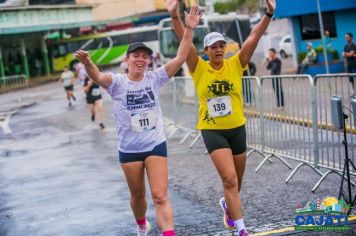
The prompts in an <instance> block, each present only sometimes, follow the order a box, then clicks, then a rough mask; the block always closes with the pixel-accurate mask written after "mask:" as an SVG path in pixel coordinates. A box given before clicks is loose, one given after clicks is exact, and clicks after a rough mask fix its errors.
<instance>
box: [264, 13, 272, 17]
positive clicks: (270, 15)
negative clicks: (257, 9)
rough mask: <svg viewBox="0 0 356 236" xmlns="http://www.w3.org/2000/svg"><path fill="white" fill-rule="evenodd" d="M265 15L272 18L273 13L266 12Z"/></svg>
mask: <svg viewBox="0 0 356 236" xmlns="http://www.w3.org/2000/svg"><path fill="white" fill-rule="evenodd" d="M265 15H266V16H268V17H269V18H272V17H273V13H269V12H266V13H265Z"/></svg>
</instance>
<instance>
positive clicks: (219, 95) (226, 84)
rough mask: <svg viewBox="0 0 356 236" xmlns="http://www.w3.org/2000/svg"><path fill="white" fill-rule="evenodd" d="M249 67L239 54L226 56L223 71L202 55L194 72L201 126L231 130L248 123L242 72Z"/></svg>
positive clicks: (199, 126) (203, 127)
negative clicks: (241, 60)
mask: <svg viewBox="0 0 356 236" xmlns="http://www.w3.org/2000/svg"><path fill="white" fill-rule="evenodd" d="M246 67H247V66H246ZM246 67H245V68H242V67H241V63H240V59H239V55H238V54H237V53H236V54H235V55H234V56H232V57H230V58H228V59H225V60H224V65H223V67H222V68H221V69H220V70H214V69H213V68H212V67H211V66H210V65H209V63H208V62H207V61H204V60H203V59H201V58H200V57H199V61H198V64H197V66H196V68H195V71H194V72H192V73H191V76H192V78H193V81H194V86H195V90H196V93H197V96H198V100H199V121H198V125H197V128H198V129H232V128H236V127H239V126H241V125H244V124H245V122H246V118H245V116H244V113H243V97H242V96H243V93H242V74H243V71H244V70H245V69H246ZM229 110H230V111H229ZM224 112H225V114H223V113H224Z"/></svg>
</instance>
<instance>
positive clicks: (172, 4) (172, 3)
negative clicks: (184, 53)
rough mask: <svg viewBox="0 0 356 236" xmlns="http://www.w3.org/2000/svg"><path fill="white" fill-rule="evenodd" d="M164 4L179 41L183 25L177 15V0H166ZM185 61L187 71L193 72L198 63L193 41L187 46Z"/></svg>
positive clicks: (181, 37)
mask: <svg viewBox="0 0 356 236" xmlns="http://www.w3.org/2000/svg"><path fill="white" fill-rule="evenodd" d="M166 6H167V10H168V12H169V14H170V15H171V18H172V25H173V30H174V33H175V34H176V36H177V38H178V40H179V42H181V41H182V39H183V35H184V26H183V23H182V22H181V20H180V17H179V11H178V8H179V4H178V0H167V2H166ZM186 61H187V65H188V69H189V71H191V72H193V71H194V70H195V67H196V66H197V64H198V53H197V50H196V49H195V46H194V44H193V43H191V46H190V48H189V54H188V57H187V60H186Z"/></svg>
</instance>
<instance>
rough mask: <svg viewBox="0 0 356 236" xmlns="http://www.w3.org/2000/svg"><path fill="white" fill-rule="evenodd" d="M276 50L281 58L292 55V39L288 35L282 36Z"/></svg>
mask: <svg viewBox="0 0 356 236" xmlns="http://www.w3.org/2000/svg"><path fill="white" fill-rule="evenodd" d="M278 52H279V55H281V57H282V58H287V57H288V56H292V39H291V36H290V35H286V36H284V37H283V38H282V39H281V40H280V41H279V43H278Z"/></svg>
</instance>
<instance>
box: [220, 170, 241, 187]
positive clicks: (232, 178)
mask: <svg viewBox="0 0 356 236" xmlns="http://www.w3.org/2000/svg"><path fill="white" fill-rule="evenodd" d="M222 181H223V185H224V188H225V189H227V190H230V189H235V188H237V187H238V181H237V176H236V174H232V175H228V176H224V177H223V178H222Z"/></svg>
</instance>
